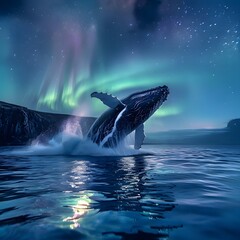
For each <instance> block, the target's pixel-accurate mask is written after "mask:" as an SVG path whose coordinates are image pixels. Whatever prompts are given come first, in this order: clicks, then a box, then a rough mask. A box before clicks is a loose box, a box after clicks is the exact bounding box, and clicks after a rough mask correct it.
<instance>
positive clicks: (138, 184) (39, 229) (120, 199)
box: [0, 146, 240, 240]
mask: <svg viewBox="0 0 240 240" xmlns="http://www.w3.org/2000/svg"><path fill="white" fill-rule="evenodd" d="M145 148H148V149H151V150H154V151H155V152H157V154H156V155H145V156H129V157H67V156H66V157H65V156H10V155H3V156H0V239H1V240H5V239H8V240H15V239H16V240H28V239H31V240H35V239H36V240H38V239H39V240H42V239H46V240H48V239H49V240H50V239H64V240H66V239H67V240H69V239H74V240H75V239H138V240H139V239H146V240H151V239H164V240H165V239H182V240H188V239H191V240H192V239H199V240H200V239H201V240H202V239H211V240H212V239H218V240H219V239H220V240H221V239H224V240H225V239H228V240H231V239H239V236H240V148H239V147H212V148H209V147H182V146H181V147H180V146H179V147H178V146H147V147H145ZM3 150H6V149H0V151H3Z"/></svg>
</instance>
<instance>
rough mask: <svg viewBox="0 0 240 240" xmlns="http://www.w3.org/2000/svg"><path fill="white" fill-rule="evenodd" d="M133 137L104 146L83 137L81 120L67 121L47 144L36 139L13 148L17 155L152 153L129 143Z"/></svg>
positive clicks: (126, 154)
mask: <svg viewBox="0 0 240 240" xmlns="http://www.w3.org/2000/svg"><path fill="white" fill-rule="evenodd" d="M129 142H131V137H127V138H126V139H125V140H124V141H122V142H121V143H119V145H118V146H117V147H115V148H104V147H101V146H98V145H97V144H95V143H93V142H92V141H91V140H89V139H87V138H85V137H83V135H82V131H81V126H80V124H79V122H72V121H71V120H70V121H66V122H65V123H64V124H63V128H62V131H61V132H59V133H58V134H56V135H55V136H54V137H53V138H51V139H49V141H48V142H47V143H46V144H42V143H40V142H39V141H34V142H33V143H32V145H31V146H27V147H23V148H22V149H20V150H13V151H12V154H14V155H16V154H19V155H42V156H49V155H55V156H56V155H65V156H130V155H143V154H152V153H149V152H147V151H143V150H136V149H133V147H132V146H130V145H129Z"/></svg>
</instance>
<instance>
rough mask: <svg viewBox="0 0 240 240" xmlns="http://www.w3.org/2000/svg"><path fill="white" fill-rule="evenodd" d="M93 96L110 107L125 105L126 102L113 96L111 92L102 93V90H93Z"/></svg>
mask: <svg viewBox="0 0 240 240" xmlns="http://www.w3.org/2000/svg"><path fill="white" fill-rule="evenodd" d="M91 97H95V98H98V99H100V100H101V101H102V102H103V103H104V104H105V105H107V106H108V107H110V108H115V107H117V106H118V105H122V106H124V104H123V103H122V102H121V101H120V100H119V99H118V98H117V97H114V96H112V95H111V94H107V93H102V92H100V93H99V92H93V93H92V94H91Z"/></svg>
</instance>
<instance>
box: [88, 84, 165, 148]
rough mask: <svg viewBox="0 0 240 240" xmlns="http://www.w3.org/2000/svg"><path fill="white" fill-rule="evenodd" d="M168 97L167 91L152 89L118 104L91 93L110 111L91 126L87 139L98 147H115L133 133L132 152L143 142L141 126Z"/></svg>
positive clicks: (106, 97)
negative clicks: (133, 144)
mask: <svg viewBox="0 0 240 240" xmlns="http://www.w3.org/2000/svg"><path fill="white" fill-rule="evenodd" d="M168 94H169V90H168V87H166V86H163V87H156V88H152V89H149V90H146V91H142V92H137V93H134V94H131V95H130V96H128V97H126V98H124V99H122V100H118V99H117V98H116V97H113V96H112V95H108V94H106V93H97V92H94V93H92V94H91V96H92V97H96V98H99V99H100V100H101V101H102V102H103V103H105V104H106V105H107V106H109V107H110V108H109V109H108V110H107V111H105V112H104V113H103V114H102V115H101V116H100V117H99V118H98V119H97V120H96V121H95V122H94V124H93V125H92V127H91V128H90V130H89V132H88V134H87V137H88V138H89V139H90V140H91V141H92V142H94V143H96V144H98V145H99V146H101V147H111V148H114V147H116V146H117V145H118V144H119V143H120V142H121V141H122V140H123V139H124V138H125V137H126V136H127V135H128V134H130V133H131V132H133V131H134V130H135V146H134V147H135V148H136V149H139V148H141V145H142V143H143V140H144V137H145V135H144V127H143V123H144V122H145V121H146V120H147V119H148V118H149V117H150V116H151V115H152V114H153V113H154V112H155V111H156V110H157V109H158V108H159V107H160V106H161V105H162V103H163V102H164V101H165V100H166V99H167V95H168Z"/></svg>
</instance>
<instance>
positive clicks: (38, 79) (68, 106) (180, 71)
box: [0, 0, 240, 131]
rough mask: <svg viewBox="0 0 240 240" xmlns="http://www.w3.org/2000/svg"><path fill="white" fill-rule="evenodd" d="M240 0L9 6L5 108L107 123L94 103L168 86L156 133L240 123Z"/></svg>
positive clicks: (2, 55)
mask: <svg viewBox="0 0 240 240" xmlns="http://www.w3.org/2000/svg"><path fill="white" fill-rule="evenodd" d="M239 41H240V2H239V1H235V0H228V1H227V0H218V1H217V0H208V1H207V0H185V1H183V0H162V1H160V0H86V1H85V0H51V1H49V0H42V1H37V0H18V1H15V0H2V1H1V2H0V78H1V80H0V83H1V88H0V101H6V102H11V103H15V104H19V105H24V106H26V107H29V108H32V109H37V110H41V111H55V112H64V113H75V114H80V115H84V116H98V115H99V114H101V112H102V111H103V110H104V109H106V107H105V106H103V104H102V103H101V102H100V101H97V100H96V99H91V98H90V93H91V92H93V91H104V92H108V93H111V94H113V95H115V96H117V97H119V98H122V97H125V96H126V95H128V94H130V93H132V92H134V91H138V90H143V89H147V88H151V87H155V86H158V85H168V86H169V88H170V95H169V98H168V101H167V102H166V103H165V104H164V106H163V107H162V108H160V110H159V111H157V112H156V114H155V115H154V117H152V118H151V119H150V120H149V121H148V123H147V126H146V129H147V131H158V130H168V129H181V128H212V127H213V128H217V127H224V126H225V125H226V123H227V122H228V120H230V119H232V118H236V117H239V116H240V108H239V106H238V105H239V103H240V67H239V66H240V47H239V46H240V45H239Z"/></svg>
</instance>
